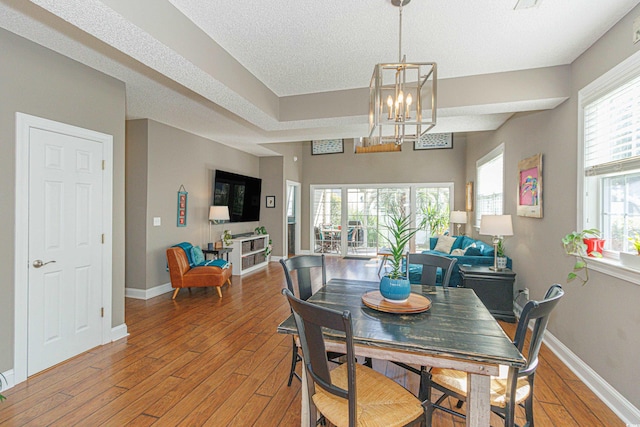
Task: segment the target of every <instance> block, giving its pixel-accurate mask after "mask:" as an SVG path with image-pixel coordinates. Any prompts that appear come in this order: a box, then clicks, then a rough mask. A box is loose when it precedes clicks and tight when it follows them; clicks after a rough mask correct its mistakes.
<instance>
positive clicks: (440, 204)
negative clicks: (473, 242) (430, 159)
mask: <svg viewBox="0 0 640 427" xmlns="http://www.w3.org/2000/svg"><path fill="white" fill-rule="evenodd" d="M451 190H452V189H451V188H450V187H449V186H446V187H439V186H433V187H431V186H429V187H418V188H417V189H416V224H417V225H418V228H419V229H420V231H418V233H416V236H415V244H416V251H418V252H422V251H424V250H428V249H430V247H429V238H430V237H436V236H438V235H441V234H444V233H445V232H446V231H448V230H449V215H450V206H451V193H452V191H451Z"/></svg>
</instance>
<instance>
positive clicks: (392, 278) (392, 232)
mask: <svg viewBox="0 0 640 427" xmlns="http://www.w3.org/2000/svg"><path fill="white" fill-rule="evenodd" d="M383 228H384V229H386V230H387V232H388V234H387V235H384V234H383V235H382V238H383V240H385V241H386V242H387V243H388V245H389V252H390V256H389V263H390V265H391V271H390V272H389V273H388V274H387V275H385V276H384V277H382V279H381V280H380V293H381V294H382V296H383V297H384V298H385V299H386V300H387V301H390V302H404V301H406V300H407V298H408V297H409V294H410V293H411V283H410V282H409V278H408V277H404V276H403V275H402V271H401V270H402V258H403V256H404V254H405V251H406V247H407V245H408V244H409V241H410V240H411V238H412V237H413V236H414V235H415V234H416V233H417V232H418V230H417V229H415V228H412V227H411V218H410V217H409V216H408V215H404V214H403V213H401V212H400V211H399V209H392V210H391V212H390V213H389V215H388V216H387V225H386V226H383Z"/></svg>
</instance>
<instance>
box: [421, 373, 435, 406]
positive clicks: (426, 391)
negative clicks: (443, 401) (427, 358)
mask: <svg viewBox="0 0 640 427" xmlns="http://www.w3.org/2000/svg"><path fill="white" fill-rule="evenodd" d="M418 399H420V401H421V402H424V401H430V400H431V372H429V371H427V370H426V369H425V368H422V369H421V371H420V390H419V391H418ZM432 412H433V409H432Z"/></svg>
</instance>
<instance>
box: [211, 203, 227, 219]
mask: <svg viewBox="0 0 640 427" xmlns="http://www.w3.org/2000/svg"><path fill="white" fill-rule="evenodd" d="M228 220H229V207H228V206H211V207H210V208H209V221H228Z"/></svg>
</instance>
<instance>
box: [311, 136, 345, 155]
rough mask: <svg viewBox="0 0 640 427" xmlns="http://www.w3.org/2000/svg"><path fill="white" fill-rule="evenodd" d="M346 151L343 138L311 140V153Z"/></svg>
mask: <svg viewBox="0 0 640 427" xmlns="http://www.w3.org/2000/svg"><path fill="white" fill-rule="evenodd" d="M334 153H344V140H342V139H317V140H313V141H311V154H312V155H317V154H334Z"/></svg>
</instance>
